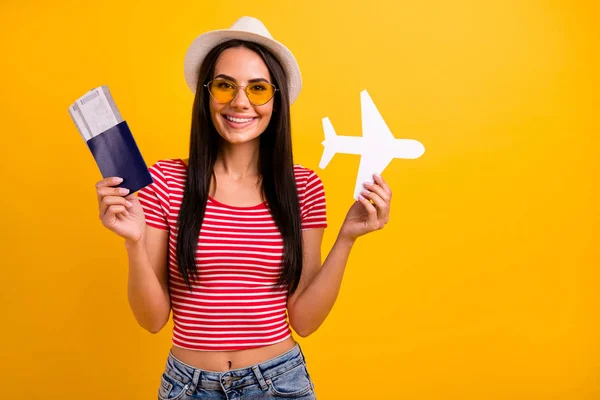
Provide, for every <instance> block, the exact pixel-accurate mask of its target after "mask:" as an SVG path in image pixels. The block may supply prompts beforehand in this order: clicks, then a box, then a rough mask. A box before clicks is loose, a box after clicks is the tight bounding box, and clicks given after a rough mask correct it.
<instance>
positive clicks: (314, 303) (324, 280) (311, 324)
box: [288, 228, 354, 336]
mask: <svg viewBox="0 0 600 400" xmlns="http://www.w3.org/2000/svg"><path fill="white" fill-rule="evenodd" d="M302 236H303V239H304V263H303V265H302V278H301V279H300V285H299V286H298V289H297V290H296V292H295V293H294V294H293V295H292V296H290V298H289V299H288V314H289V317H290V324H291V325H292V328H294V330H295V331H296V333H298V335H300V336H308V335H310V334H311V333H313V332H314V331H316V330H317V329H318V328H319V326H321V324H322V323H323V321H325V318H327V315H329V312H330V311H331V309H332V308H333V305H334V304H335V301H336V300H337V297H338V294H339V292H340V287H341V285H342V278H343V276H344V270H345V269H346V263H347V262H348V256H349V255H350V250H351V249H352V245H353V243H354V241H353V240H346V239H344V238H340V237H338V240H337V241H336V242H335V244H334V245H333V248H332V249H331V251H330V252H329V255H328V256H327V259H326V260H325V262H324V263H323V266H322V267H321V243H322V239H323V229H322V228H321V229H309V230H306V231H304V232H303V233H302ZM319 268H320V269H319Z"/></svg>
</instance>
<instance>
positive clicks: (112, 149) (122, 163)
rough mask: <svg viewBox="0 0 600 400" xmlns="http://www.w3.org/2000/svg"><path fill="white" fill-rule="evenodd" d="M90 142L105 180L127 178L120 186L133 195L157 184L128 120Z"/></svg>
mask: <svg viewBox="0 0 600 400" xmlns="http://www.w3.org/2000/svg"><path fill="white" fill-rule="evenodd" d="M86 143H87V145H88V147H89V149H90V151H91V152H92V155H93V156H94V158H95V159H96V164H98V168H99V169H100V172H101V173H102V177H103V178H108V177H111V176H119V177H121V178H123V182H121V183H120V184H119V185H118V186H117V187H124V188H127V189H129V193H130V194H131V193H135V192H137V191H138V190H140V189H142V188H144V187H146V186H148V185H150V184H151V183H152V182H153V181H152V176H151V175H150V171H148V167H147V166H146V163H145V162H144V158H143V157H142V153H140V149H139V148H138V146H137V144H136V143H135V140H134V139H133V135H132V134H131V131H130V130H129V126H127V122H126V121H123V122H120V123H118V124H117V125H115V126H113V127H112V128H109V129H107V130H106V131H104V132H102V133H100V134H98V135H96V136H94V137H93V138H91V139H89V140H88V141H87V142H86Z"/></svg>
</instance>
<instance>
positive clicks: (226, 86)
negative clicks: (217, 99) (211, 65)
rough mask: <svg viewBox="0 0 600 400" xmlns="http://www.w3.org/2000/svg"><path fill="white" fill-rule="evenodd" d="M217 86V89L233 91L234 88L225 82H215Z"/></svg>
mask: <svg viewBox="0 0 600 400" xmlns="http://www.w3.org/2000/svg"><path fill="white" fill-rule="evenodd" d="M215 83H216V85H217V88H219V89H233V88H234V86H233V84H232V83H230V82H227V81H217V82H215Z"/></svg>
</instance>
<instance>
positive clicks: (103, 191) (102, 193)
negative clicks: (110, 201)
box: [96, 187, 129, 200]
mask: <svg viewBox="0 0 600 400" xmlns="http://www.w3.org/2000/svg"><path fill="white" fill-rule="evenodd" d="M96 193H97V194H98V198H99V199H100V200H102V198H103V197H106V196H119V197H124V196H126V195H127V194H129V189H127V188H118V187H101V188H99V189H97V190H96Z"/></svg>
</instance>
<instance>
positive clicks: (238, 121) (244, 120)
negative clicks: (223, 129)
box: [225, 115, 254, 123]
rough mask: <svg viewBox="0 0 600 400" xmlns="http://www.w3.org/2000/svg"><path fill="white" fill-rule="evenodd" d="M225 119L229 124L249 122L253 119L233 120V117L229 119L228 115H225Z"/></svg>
mask: <svg viewBox="0 0 600 400" xmlns="http://www.w3.org/2000/svg"><path fill="white" fill-rule="evenodd" d="M225 118H227V119H228V120H229V121H231V122H237V123H244V122H250V121H252V120H253V119H254V118H235V117H230V116H229V115H226V116H225Z"/></svg>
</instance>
